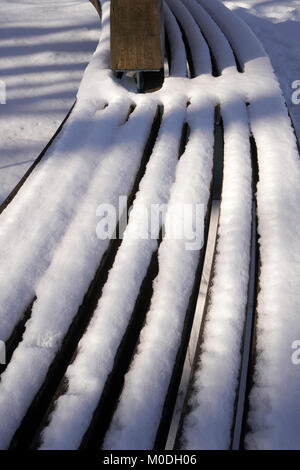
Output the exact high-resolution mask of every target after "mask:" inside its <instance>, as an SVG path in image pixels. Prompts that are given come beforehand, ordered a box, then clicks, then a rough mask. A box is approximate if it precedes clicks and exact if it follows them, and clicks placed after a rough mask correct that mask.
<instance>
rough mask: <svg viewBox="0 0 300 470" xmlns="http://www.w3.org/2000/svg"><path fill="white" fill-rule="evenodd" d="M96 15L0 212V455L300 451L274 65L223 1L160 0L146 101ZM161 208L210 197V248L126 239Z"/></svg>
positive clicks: (296, 193) (286, 136)
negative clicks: (109, 215)
mask: <svg viewBox="0 0 300 470" xmlns="http://www.w3.org/2000/svg"><path fill="white" fill-rule="evenodd" d="M101 9H102V30H101V38H100V42H99V45H98V47H97V49H96V51H95V53H94V56H93V58H92V60H91V61H90V63H89V65H88V67H87V69H86V71H85V73H84V76H83V80H82V82H81V85H80V88H79V91H78V96H77V102H76V105H75V107H74V109H73V111H72V113H71V114H70V117H69V118H68V120H67V121H66V123H65V124H64V126H63V129H62V131H61V132H60V134H59V135H58V136H57V137H56V138H55V140H54V142H53V144H52V145H51V146H50V148H49V150H48V151H47V153H46V154H45V156H44V157H43V158H42V160H41V161H40V162H39V163H38V165H36V167H35V168H34V170H33V171H32V173H31V174H30V175H29V176H28V178H27V179H26V181H25V182H24V184H23V185H22V186H21V187H20V188H19V190H18V192H16V194H15V195H14V197H13V198H12V200H11V201H10V202H9V204H8V205H7V206H6V207H5V209H4V210H3V211H2V213H1V215H0V240H1V243H0V252H1V254H0V259H1V264H0V278H1V290H0V339H1V340H2V341H5V342H6V344H7V365H5V366H3V365H2V366H0V367H1V369H0V371H1V375H0V423H1V425H0V448H2V449H7V448H11V449H22V448H39V449H87V448H96V449H100V448H103V449H147V450H150V449H164V448H166V446H171V447H174V448H175V449H238V448H246V449H293V448H294V449H299V448H300V437H299V436H300V429H299V428H300V403H299V400H298V390H299V379H300V367H299V366H298V367H297V365H296V364H295V361H293V360H292V357H293V353H294V351H295V350H294V349H293V345H295V344H296V343H295V342H297V341H299V342H300V319H299V313H300V297H299V295H298V292H299V291H300V267H299V266H300V244H299V239H300V222H299V221H300V185H299V181H300V160H299V154H298V149H297V141H296V137H295V133H294V129H293V127H292V124H291V121H290V119H289V116H288V112H287V108H286V105H285V101H284V98H283V96H282V94H281V91H280V87H279V84H278V82H277V79H276V77H275V75H274V73H273V70H272V67H271V64H270V61H269V59H268V57H267V56H266V53H265V52H264V50H263V48H262V46H261V45H260V43H259V42H258V40H257V39H256V37H255V36H254V34H253V33H252V32H251V30H250V29H249V27H248V26H246V25H245V23H243V22H242V20H240V19H239V18H238V17H237V16H235V15H234V14H233V13H232V12H231V11H229V10H228V9H227V8H226V7H225V6H224V5H223V4H221V3H220V2H219V1H218V0H199V1H197V0H166V1H164V17H165V35H166V44H167V45H168V47H167V48H166V51H167V54H166V60H165V62H166V64H165V81H164V84H163V86H162V88H161V89H160V90H158V91H155V92H152V93H147V94H137V93H136V91H135V83H134V79H133V78H132V77H130V76H126V75H125V74H124V75H123V76H122V77H121V78H116V77H115V76H114V74H113V72H112V71H111V70H110V69H109V54H110V49H109V44H110V28H109V16H110V1H109V0H101ZM217 185H219V187H220V192H221V194H217V193H218V191H217V190H216V187H217ZM120 196H127V197H128V207H130V206H131V210H130V211H129V217H128V221H127V225H126V228H125V231H124V233H123V236H122V238H118V237H112V238H111V239H101V238H99V236H98V235H97V232H96V226H97V223H98V222H99V214H98V213H97V207H99V205H100V204H111V205H112V206H115V207H117V206H118V204H119V197H120ZM153 204H156V205H165V206H166V207H167V215H168V214H169V215H170V217H172V218H173V220H172V222H173V224H174V225H175V226H181V225H182V224H183V214H182V212H181V211H176V210H174V208H176V207H178V205H183V204H189V205H192V206H193V207H196V205H197V204H202V205H203V207H204V215H205V224H204V225H205V226H204V233H203V234H202V236H201V239H200V244H199V246H197V247H196V249H192V250H191V249H187V247H186V240H182V239H174V238H172V237H171V236H170V237H168V226H167V227H166V233H165V234H164V235H165V236H161V234H162V233H163V227H162V222H161V221H160V226H159V229H158V232H160V233H157V235H158V236H157V237H156V238H153V237H152V238H151V237H150V236H149V237H139V238H137V237H135V236H132V235H134V234H138V233H145V231H146V232H147V230H149V228H148V226H145V224H146V222H147V221H146V220H145V217H144V216H143V211H142V210H141V208H147V209H148V210H149V211H150V209H151V207H152V205H153ZM213 218H215V219H216V220H217V223H216V224H215V227H216V228H215V234H214V237H213V240H216V241H215V242H212V241H211V239H210V234H211V232H212V231H213V230H212V227H213V224H212V219H213ZM113 228H114V230H115V231H118V221H117V220H116V221H115V226H114V227H113ZM209 252H211V260H212V261H211V263H210V264H209V266H208V270H207V269H206V268H205V267H206V263H207V258H208V257H207V253H209ZM207 273H208V274H207ZM207 276H208V278H206V277H207ZM204 278H205V279H204ZM204 281H205V285H206V292H205V293H204V298H203V299H202V300H201V296H202V297H203V292H201V294H200V291H199V288H200V284H201V286H202V285H203V282H204ZM200 301H201V302H200ZM200 305H202V307H201V308H200ZM195 312H196V313H195ZM191 332H192V333H191ZM195 338H196V339H195ZM192 341H194V344H193V345H191V342H192ZM192 350H193V351H194V354H192V355H191V351H192ZM186 363H190V366H189V369H188V373H187V368H186ZM186 375H187V379H184V377H185V376H186ZM184 382H185V383H186V385H185V386H183V384H184ZM180 396H181V401H180V403H181V405H180V406H178V403H179V401H178V400H179V398H180ZM176 415H177V418H178V419H175V418H176ZM174 423H177V424H176V425H174ZM170 442H171V445H170ZM167 443H168V445H167ZM167 448H168V447H167Z"/></svg>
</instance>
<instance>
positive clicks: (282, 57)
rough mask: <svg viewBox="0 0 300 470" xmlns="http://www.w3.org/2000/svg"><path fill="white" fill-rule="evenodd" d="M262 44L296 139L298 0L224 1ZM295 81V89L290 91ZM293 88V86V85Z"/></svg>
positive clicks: (299, 112) (299, 107) (299, 128)
mask: <svg viewBox="0 0 300 470" xmlns="http://www.w3.org/2000/svg"><path fill="white" fill-rule="evenodd" d="M224 3H225V5H226V6H227V7H229V8H230V9H232V10H233V11H234V13H236V14H237V15H239V16H240V17H241V18H242V19H243V20H244V21H245V22H246V23H248V25H249V26H250V27H251V29H252V30H253V31H254V32H255V34H256V35H257V37H258V38H259V39H260V41H261V42H262V44H263V46H264V49H265V50H266V52H267V54H268V55H269V57H270V59H271V62H272V65H273V68H274V71H275V73H276V76H277V78H278V79H279V82H280V86H281V88H282V91H283V94H284V96H285V99H286V103H287V105H288V107H289V110H290V113H291V116H292V119H293V121H294V125H295V128H296V132H297V135H298V139H300V103H298V104H297V103H294V102H293V94H294V93H296V98H297V100H298V98H299V97H300V92H299V88H300V83H299V80H300V52H299V44H300V2H299V0H267V1H264V2H262V1H261V0H224ZM295 82H298V85H297V88H296V89H295V88H292V85H293V83H295ZM294 86H296V85H294Z"/></svg>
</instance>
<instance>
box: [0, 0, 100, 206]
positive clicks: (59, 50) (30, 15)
mask: <svg viewBox="0 0 300 470" xmlns="http://www.w3.org/2000/svg"><path fill="white" fill-rule="evenodd" d="M99 27H100V22H99V17H98V15H97V12H96V10H95V9H94V7H93V6H92V4H91V3H90V2H89V1H88V0H42V1H41V0H1V2H0V41H1V43H0V44H1V46H0V64H1V66H0V80H2V81H4V82H5V84H6V104H0V202H1V201H3V199H4V198H5V197H6V196H7V195H8V193H9V192H10V191H11V190H12V189H13V187H14V186H15V185H16V183H17V182H18V180H19V179H20V178H21V177H22V176H23V174H24V173H25V171H26V170H27V168H28V167H29V166H30V164H31V163H32V161H33V160H34V159H35V158H36V157H37V156H38V154H39V153H40V152H41V150H42V149H43V148H44V146H45V145H46V144H47V143H48V141H49V139H50V138H51V136H52V135H53V133H54V132H55V130H56V129H57V127H58V126H59V124H60V123H61V121H62V120H63V118H64V117H65V115H66V114H67V112H68V111H69V109H70V107H71V105H72V104H73V102H74V99H75V97H76V92H77V90H78V87H79V83H80V80H81V77H82V73H83V71H84V69H85V67H86V65H87V63H88V61H89V59H90V57H91V55H92V53H93V52H94V50H95V48H96V46H97V42H98V39H99Z"/></svg>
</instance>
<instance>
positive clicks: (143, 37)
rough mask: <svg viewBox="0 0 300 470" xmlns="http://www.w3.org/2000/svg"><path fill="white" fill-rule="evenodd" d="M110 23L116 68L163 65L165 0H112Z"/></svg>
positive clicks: (113, 58)
mask: <svg viewBox="0 0 300 470" xmlns="http://www.w3.org/2000/svg"><path fill="white" fill-rule="evenodd" d="M110 26H111V44H110V46H111V52H110V65H111V68H112V69H113V70H120V71H127V70H144V71H150V70H160V69H162V68H163V63H164V61H163V58H164V52H163V49H164V45H163V41H164V40H163V38H164V34H163V12H162V0H111V12H110Z"/></svg>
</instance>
